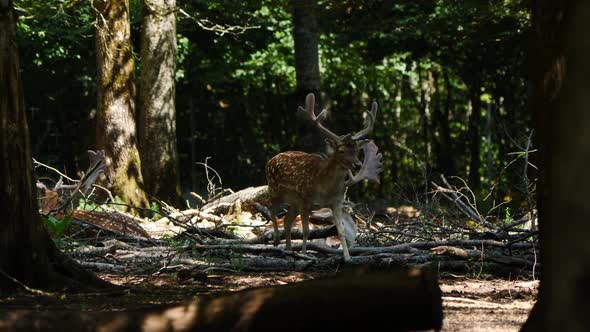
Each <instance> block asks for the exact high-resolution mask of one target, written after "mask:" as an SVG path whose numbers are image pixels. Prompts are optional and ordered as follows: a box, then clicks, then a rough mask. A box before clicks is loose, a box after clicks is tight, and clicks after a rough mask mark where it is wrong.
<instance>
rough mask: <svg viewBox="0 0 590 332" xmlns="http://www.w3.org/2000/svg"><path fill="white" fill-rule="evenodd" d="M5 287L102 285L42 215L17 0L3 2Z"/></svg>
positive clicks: (0, 283)
mask: <svg viewBox="0 0 590 332" xmlns="http://www.w3.org/2000/svg"><path fill="white" fill-rule="evenodd" d="M0 154H1V155H2V156H1V157H2V162H0V289H2V291H6V290H10V289H12V290H14V289H16V287H15V286H17V285H16V284H15V283H18V282H20V283H23V284H25V285H28V286H32V287H36V288H43V289H62V288H80V287H102V286H105V285H107V284H106V283H105V282H103V281H102V280H100V279H98V278H97V277H95V276H94V275H93V274H92V273H89V272H87V271H85V270H84V269H82V268H81V267H80V266H79V265H78V264H76V263H75V262H74V261H72V260H71V259H69V258H68V257H66V256H63V255H62V254H61V252H60V251H59V250H58V249H57V248H56V247H55V245H54V244H53V241H52V240H51V239H50V238H49V235H48V234H47V231H46V230H45V228H44V227H43V224H42V222H41V220H40V218H39V215H38V212H37V211H38V204H37V199H36V195H35V182H36V180H35V175H34V173H33V165H32V156H31V144H30V142H29V128H28V124H27V119H26V113H25V104H24V97H23V89H22V82H21V77H20V66H19V60H18V52H17V48H16V33H15V13H14V9H13V3H12V0H0Z"/></svg>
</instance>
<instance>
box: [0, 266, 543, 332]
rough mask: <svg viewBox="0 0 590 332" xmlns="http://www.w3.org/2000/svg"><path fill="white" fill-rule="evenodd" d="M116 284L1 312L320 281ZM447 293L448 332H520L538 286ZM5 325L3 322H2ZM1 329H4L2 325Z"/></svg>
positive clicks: (213, 278) (143, 279) (479, 283)
mask: <svg viewBox="0 0 590 332" xmlns="http://www.w3.org/2000/svg"><path fill="white" fill-rule="evenodd" d="M99 275H100V277H102V278H103V279H106V280H108V281H110V282H112V283H114V284H118V285H124V286H128V287H130V289H132V290H131V291H130V292H127V293H125V294H124V295H117V296H107V297H105V296H104V295H97V294H79V295H67V296H63V295H61V296H55V297H52V296H40V295H31V294H23V295H22V296H17V297H10V298H7V297H4V298H3V297H2V296H0V310H1V311H4V310H10V309H31V308H34V309H36V310H40V311H43V310H55V309H62V310H81V311H111V310H112V311H118V310H125V309H138V308H147V307H151V306H154V305H160V304H173V303H179V302H182V301H186V300H189V299H192V298H195V297H198V296H199V295H203V294H215V293H219V292H227V291H236V290H241V289H245V288H249V287H258V286H270V285H281V284H287V283H292V282H297V281H302V280H306V279H310V278H316V277H318V276H320V275H319V274H314V273H301V272H280V273H278V272H274V273H228V272H223V271H222V272H220V273H217V274H216V273H209V274H208V275H205V274H203V275H192V276H183V275H179V274H167V275H143V276H142V275H135V276H124V275H115V274H104V273H103V274H99ZM440 287H441V289H442V291H443V305H444V315H445V316H444V323H443V324H444V325H443V330H442V331H444V332H451V331H498V332H500V331H502V332H509V331H518V330H519V328H520V326H521V325H522V324H523V323H524V321H525V320H526V318H527V316H528V313H529V311H530V309H531V308H532V306H533V304H534V302H535V296H536V293H537V288H538V281H531V280H506V279H497V278H488V279H486V278H469V277H465V276H457V275H452V274H446V275H443V276H442V278H441V280H440ZM0 323H1V322H0ZM0 325H2V324H0Z"/></svg>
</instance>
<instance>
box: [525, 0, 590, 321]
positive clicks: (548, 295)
mask: <svg viewBox="0 0 590 332" xmlns="http://www.w3.org/2000/svg"><path fill="white" fill-rule="evenodd" d="M533 17H534V26H535V29H534V30H533V31H534V32H535V33H536V34H535V36H534V37H535V38H536V40H534V45H535V49H534V50H532V52H531V54H530V60H531V68H533V69H534V72H533V75H534V76H533V79H534V94H535V97H534V99H533V107H532V108H533V110H534V111H535V112H537V113H536V114H535V116H536V122H537V134H538V137H539V141H540V142H539V144H538V145H537V146H538V147H539V153H540V171H541V172H540V186H539V190H538V191H537V192H538V198H539V221H540V223H539V230H540V240H541V246H542V250H541V259H542V262H543V265H542V268H541V285H540V289H539V301H538V302H537V304H536V305H535V308H534V309H533V314H531V316H530V317H529V320H528V321H527V323H526V324H525V326H524V327H523V331H572V332H576V331H590V316H589V315H588V307H589V305H590V298H589V297H588V294H589V289H590V242H588V234H590V222H589V221H590V205H589V204H588V196H589V195H590V177H589V176H588V164H589V163H590V139H589V137H588V135H589V132H590V112H588V105H590V94H588V77H590V65H589V64H588V59H589V58H590V40H588V38H587V36H586V35H587V33H588V31H589V29H590V3H589V2H587V1H568V2H560V1H550V0H542V1H537V2H536V4H535V8H534V13H533Z"/></svg>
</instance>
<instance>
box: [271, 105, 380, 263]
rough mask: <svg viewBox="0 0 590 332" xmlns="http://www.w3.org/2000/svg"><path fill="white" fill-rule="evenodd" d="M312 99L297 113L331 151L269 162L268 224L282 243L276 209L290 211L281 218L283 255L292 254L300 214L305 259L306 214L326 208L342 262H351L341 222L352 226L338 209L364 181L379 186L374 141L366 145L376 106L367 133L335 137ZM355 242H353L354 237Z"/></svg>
mask: <svg viewBox="0 0 590 332" xmlns="http://www.w3.org/2000/svg"><path fill="white" fill-rule="evenodd" d="M314 106H315V96H314V95H313V94H312V93H310V94H308V95H307V97H306V99H305V108H302V107H301V106H300V107H299V109H298V111H297V113H298V115H299V116H302V117H303V118H304V119H305V120H307V121H309V122H310V123H311V124H313V126H314V127H316V128H317V129H318V131H319V132H320V134H321V136H323V137H324V138H325V139H326V142H327V143H328V144H329V146H330V147H331V149H332V150H333V151H332V152H331V153H330V154H329V156H328V157H325V156H321V155H317V154H309V153H305V152H300V151H287V152H283V153H279V154H278V155H276V156H274V157H273V158H272V159H270V160H269V161H268V163H267V165H266V178H267V182H268V192H269V194H270V200H271V209H270V210H271V218H272V222H273V228H274V245H275V246H276V245H278V243H279V240H280V235H279V230H278V225H277V217H276V214H277V209H278V207H279V205H280V204H281V203H286V204H288V205H289V208H288V212H287V215H286V217H285V218H284V225H285V238H286V246H285V248H286V249H287V250H291V226H292V222H293V220H294V219H295V217H297V215H298V214H301V221H302V226H303V244H302V253H303V254H305V253H306V243H307V238H308V235H309V214H310V213H311V209H312V208H313V207H316V206H317V207H329V208H331V209H332V216H333V221H334V224H335V225H336V229H337V231H338V237H339V238H340V242H341V243H342V249H343V253H344V260H345V261H349V260H350V253H349V250H348V245H351V244H352V243H351V242H352V241H351V239H350V236H349V239H348V241H347V236H346V232H345V227H344V222H345V219H348V220H351V218H350V216H348V215H347V214H345V212H344V211H343V209H342V202H343V201H344V195H345V193H346V188H347V187H349V186H351V185H353V184H355V183H357V182H359V181H361V180H363V179H369V180H372V181H374V182H377V183H378V182H379V177H378V176H379V172H380V171H381V158H382V155H381V154H380V153H379V154H377V146H376V145H375V144H374V143H373V141H370V140H367V139H364V138H365V137H366V136H367V135H368V134H369V133H371V131H372V130H373V126H374V124H375V116H376V115H377V103H376V102H374V103H373V105H372V107H371V111H368V112H366V118H365V128H364V129H362V130H361V131H359V132H358V133H356V134H354V135H352V134H346V135H343V136H338V135H336V134H334V133H333V132H331V131H330V130H328V129H327V128H326V127H324V126H323V125H322V124H321V120H322V118H323V116H324V114H325V113H324V112H325V110H324V111H322V112H321V113H320V114H319V115H318V116H316V115H315V112H314ZM360 150H363V154H364V160H363V163H362V166H361V168H360V171H359V172H358V173H357V174H356V175H353V174H352V170H353V169H354V167H355V165H358V164H360V161H359V158H358V157H359V152H360ZM353 239H354V237H353ZM347 242H348V243H347Z"/></svg>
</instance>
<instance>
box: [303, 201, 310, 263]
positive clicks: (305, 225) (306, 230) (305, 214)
mask: <svg viewBox="0 0 590 332" xmlns="http://www.w3.org/2000/svg"><path fill="white" fill-rule="evenodd" d="M310 213H311V207H310V206H305V207H303V208H301V225H302V230H303V244H302V245H301V253H302V254H304V255H305V254H306V251H305V250H306V247H307V237H308V236H309V215H310Z"/></svg>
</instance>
